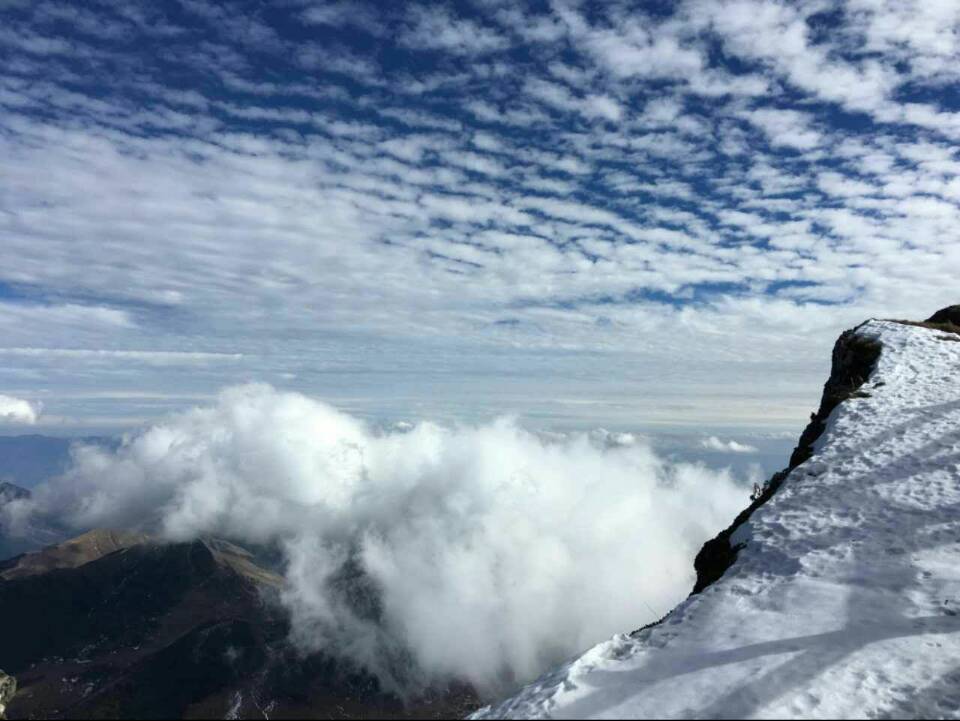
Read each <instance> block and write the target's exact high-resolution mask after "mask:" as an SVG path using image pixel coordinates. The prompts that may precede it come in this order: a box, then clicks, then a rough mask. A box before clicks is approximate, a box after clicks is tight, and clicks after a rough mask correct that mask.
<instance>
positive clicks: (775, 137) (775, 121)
mask: <svg viewBox="0 0 960 721" xmlns="http://www.w3.org/2000/svg"><path fill="white" fill-rule="evenodd" d="M744 116H745V117H746V118H747V119H748V120H749V121H750V122H751V123H753V124H754V125H756V126H757V127H758V128H760V129H761V130H762V131H763V132H764V133H765V134H766V136H767V138H768V139H769V140H770V144H771V145H773V146H774V147H787V148H795V149H797V150H812V149H813V148H816V147H817V146H819V145H820V144H821V143H822V142H823V137H822V136H821V134H820V133H819V132H817V131H816V130H814V129H812V128H811V127H810V122H811V118H810V116H809V115H807V114H805V113H801V112H798V111H796V110H776V109H771V108H763V109H759V110H751V111H749V112H747V113H745V114H744Z"/></svg>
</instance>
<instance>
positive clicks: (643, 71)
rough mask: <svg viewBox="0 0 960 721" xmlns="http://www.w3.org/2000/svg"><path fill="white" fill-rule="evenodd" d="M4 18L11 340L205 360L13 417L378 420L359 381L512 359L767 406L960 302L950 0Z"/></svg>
mask: <svg viewBox="0 0 960 721" xmlns="http://www.w3.org/2000/svg"><path fill="white" fill-rule="evenodd" d="M0 21H2V22H0V27H2V30H0V50H2V52H3V53H5V57H7V58H9V59H10V62H6V63H3V67H2V70H0V107H2V113H0V129H2V132H0V153H2V156H3V158H4V163H3V164H2V167H0V186H2V187H3V188H4V193H3V194H2V196H0V238H2V242H0V334H2V337H3V339H4V340H3V346H4V348H24V349H33V350H35V351H37V352H38V353H40V352H44V351H55V350H68V351H72V350H84V351H95V352H101V351H106V352H108V353H114V352H118V353H137V354H144V355H141V356H140V357H141V358H146V357H147V355H146V354H151V353H154V354H155V353H160V354H168V355H166V356H162V357H166V358H168V359H172V358H174V356H172V355H170V354H174V353H179V352H184V355H182V356H180V357H179V361H178V362H176V363H170V364H168V367H167V368H166V370H165V371H163V372H161V371H160V370H158V369H156V368H153V369H152V370H150V371H149V372H144V371H143V370H142V369H138V368H135V367H134V365H133V364H132V363H131V362H130V360H129V356H123V355H115V356H112V359H113V362H108V361H109V360H110V358H111V356H107V355H102V356H99V357H94V356H84V357H80V358H77V359H76V360H75V361H71V365H70V366H69V367H67V366H66V364H65V363H63V361H62V359H61V361H60V363H59V364H58V363H56V362H53V361H52V362H51V366H52V367H53V370H50V371H47V370H45V371H44V373H43V378H42V380H38V379H37V378H36V373H37V371H36V370H35V366H32V365H30V363H27V362H25V361H21V362H18V363H16V364H14V365H12V366H10V367H7V368H5V369H4V370H3V371H2V373H3V375H0V380H3V381H4V386H5V387H7V388H10V389H11V392H22V393H24V394H27V393H31V394H32V393H34V392H40V391H41V389H43V392H46V391H47V390H51V391H53V392H54V394H55V391H58V390H59V391H63V393H61V394H60V395H61V397H62V398H66V397H67V395H68V392H70V393H76V392H78V391H80V390H83V391H84V392H87V393H89V392H91V390H90V389H92V388H97V387H99V388H104V389H109V390H111V391H130V390H134V389H141V388H143V387H144V381H145V380H148V381H149V382H150V384H151V387H154V388H156V387H158V386H162V387H163V389H164V390H165V391H168V392H170V393H172V394H174V393H178V392H179V393H184V392H191V393H197V392H205V393H208V394H209V393H212V392H213V391H214V389H215V388H217V387H219V386H220V385H221V384H223V383H224V382H235V381H238V380H244V379H245V378H249V377H259V378H263V379H266V380H270V381H271V382H282V379H283V378H284V377H291V376H292V377H295V381H294V383H295V384H296V385H297V386H298V387H299V388H302V389H307V390H311V391H325V388H324V387H323V386H324V381H325V380H329V379H332V378H333V375H331V374H334V373H339V374H340V375H339V376H338V377H337V378H336V379H335V380H333V381H332V382H330V383H329V386H330V387H334V388H347V389H348V391H347V394H348V395H349V396H350V397H352V398H357V397H360V396H366V397H368V398H369V397H372V396H373V394H372V393H371V391H370V388H369V387H368V386H366V385H365V384H364V382H361V381H358V378H357V375H356V373H355V371H354V369H353V366H354V365H355V364H356V363H357V361H358V359H361V358H362V359H363V362H365V363H367V364H368V365H369V366H370V368H369V370H370V372H371V373H372V374H374V375H378V374H379V377H380V378H385V377H387V375H388V374H390V373H392V372H394V371H395V370H396V368H395V366H398V365H399V366H403V367H407V368H410V369H413V370H415V369H416V368H418V367H423V365H424V363H423V358H422V357H420V356H419V355H418V354H421V355H423V356H427V358H428V360H427V364H433V365H434V366H435V369H434V368H431V370H436V373H435V375H434V376H433V377H434V379H435V378H437V377H440V376H444V375H445V374H452V375H457V376H458V377H460V378H461V379H462V383H461V384H460V387H461V388H471V387H473V388H477V387H481V386H485V387H486V388H489V387H490V383H489V378H490V377H491V375H492V374H494V373H496V372H498V371H499V367H500V366H499V365H498V358H499V357H500V356H501V354H515V358H516V360H515V361H514V363H513V364H504V365H511V367H512V368H514V369H516V370H515V372H516V373H517V374H519V375H521V376H524V377H526V378H527V379H531V378H532V379H536V378H543V377H545V376H546V375H547V373H548V372H550V371H551V370H553V368H552V367H551V364H552V363H554V361H555V359H556V358H568V357H570V354H577V353H590V354H595V355H596V357H595V358H591V359H590V360H589V362H587V361H583V360H581V362H580V363H576V362H571V363H570V364H569V365H567V366H565V367H564V368H563V375H564V378H559V379H557V381H556V386H555V387H554V389H553V391H552V394H553V395H556V394H557V393H559V392H560V391H561V389H562V388H563V387H565V386H567V385H569V382H568V381H569V380H570V379H571V378H575V377H578V376H577V374H578V373H586V374H589V373H591V372H593V373H594V374H595V377H594V378H593V380H594V381H597V382H599V377H601V376H602V375H603V374H602V373H596V372H595V371H594V370H593V369H594V368H595V367H596V366H598V365H601V366H602V365H603V364H604V363H606V364H611V365H612V364H620V365H629V364H630V363H631V362H632V363H635V364H638V365H642V366H643V367H645V368H646V369H647V371H648V376H649V377H650V378H658V377H661V376H662V375H663V374H668V373H670V372H671V370H672V369H674V368H675V367H677V364H678V363H682V364H684V365H685V366H686V368H687V373H686V376H687V378H688V379H690V380H691V381H693V385H697V382H703V383H708V384H709V383H712V384H713V385H714V386H715V387H717V388H718V389H720V390H717V391H716V392H717V393H721V394H724V393H725V391H723V390H722V389H723V387H724V386H725V385H726V384H735V383H737V382H738V381H741V380H744V384H745V385H746V386H752V387H753V388H754V389H755V391H754V392H755V393H756V394H760V395H764V394H766V395H765V396H764V397H765V398H766V401H767V409H766V410H770V409H772V408H773V407H774V405H775V403H774V400H773V399H774V397H777V402H779V401H780V400H781V399H780V397H781V396H782V395H783V394H784V392H786V391H789V392H790V393H796V394H797V396H799V395H800V393H801V392H802V393H803V394H807V397H808V398H809V397H810V396H813V397H815V396H816V394H817V392H818V386H819V384H820V383H821V382H822V370H823V363H824V361H823V360H822V359H824V358H825V357H826V356H825V351H826V350H827V349H828V346H829V343H830V342H831V341H832V338H833V337H835V335H836V333H837V331H839V330H840V329H841V328H842V327H843V326H845V325H848V324H852V323H855V322H859V321H860V320H862V319H863V318H864V317H865V316H869V315H886V316H889V315H903V316H913V317H925V316H926V315H927V314H929V313H930V312H931V311H932V310H934V309H936V308H938V307H941V306H944V305H946V304H948V303H950V302H956V300H957V299H956V297H955V286H956V284H955V274H954V272H953V269H954V268H956V267H957V266H958V265H960V236H958V230H957V229H958V228H960V205H958V204H960V160H958V158H957V153H956V142H957V140H958V139H960V106H958V104H957V102H956V97H957V88H958V85H960V71H958V68H960V52H958V37H960V33H958V27H960V12H958V8H957V5H956V3H954V2H949V1H942V0H916V1H914V2H906V3H895V2H882V1H880V0H847V1H846V2H842V3H834V4H830V3H823V2H813V3H801V4H797V3H783V2H778V1H776V0H686V1H685V2H679V3H664V4H662V5H661V4H657V3H601V4H582V3H578V2H568V1H565V0H555V1H554V2H550V3H536V4H529V5H527V4H518V3H505V2H498V1H497V0H475V1H474V2H470V3H456V4H442V3H441V4H436V3H431V4H429V5H423V4H419V3H412V4H405V5H403V6H402V7H400V6H397V7H386V6H384V4H383V3H358V2H335V3H323V4H317V3H313V2H308V1H307V0H302V1H301V0H294V1H291V2H285V3H282V4H272V5H271V6H270V7H266V6H264V5H262V4H259V3H253V2H235V3H233V2H232V3H215V2H209V3H200V2H196V1H195V0H178V2H175V3H170V4H165V5H163V6H160V5H157V4H155V3H146V2H141V3H138V2H131V3H122V4H117V3H109V2H102V3H100V2H98V3H90V4H85V5H83V6H68V5H65V4H63V3H60V2H53V1H48V0H38V1H37V2H18V1H14V2H7V3H4V5H3V7H2V9H0ZM41 169H42V171H41ZM371 344H373V345H377V346H378V347H377V348H375V349H371ZM425 348H429V350H427V351H424V350H423V349H425ZM0 350H3V349H0ZM522 353H525V354H526V355H522ZM195 354H207V355H199V356H197V355H195ZM211 354H212V355H211ZM238 355H239V356H242V357H243V358H245V359H246V361H245V363H248V365H247V366H245V367H244V368H243V370H242V372H240V371H237V370H236V368H237V364H236V363H233V362H232V361H230V362H226V363H224V364H223V365H222V367H220V366H216V365H215V364H211V363H209V362H207V361H205V360H201V361H199V362H200V363H201V364H203V374H202V377H201V376H198V375H195V374H194V373H193V368H194V366H196V365H197V363H198V360H197V359H198V358H200V359H203V358H206V359H210V358H212V357H229V358H234V357H237V356H238ZM157 357H161V356H157ZM760 357H763V358H765V359H766V362H767V363H768V364H769V365H767V366H765V367H763V368H758V367H757V366H755V365H753V364H755V363H757V362H758V358H760ZM21 358H22V357H21ZM343 358H348V359H350V361H352V362H349V361H348V362H346V363H342V362H341V361H342V359H343ZM374 358H376V359H377V360H376V361H374V360H373V359H374ZM698 359H700V360H702V361H703V362H700V363H699V365H698V362H697V361H698ZM707 359H709V360H710V361H711V362H710V363H707V362H705V361H706V360H707ZM33 362H34V361H31V363H33ZM318 367H319V370H318ZM58 368H59V369H60V370H59V371H58V370H56V369H58ZM76 370H80V372H74V371H76ZM413 370H412V371H411V372H413ZM283 374H287V375H286V376H284V375H283ZM237 375H239V376H240V377H236V376H237ZM748 375H749V376H751V377H750V378H747V376H748ZM745 379H746V380H745ZM44 381H46V382H44ZM784 384H792V387H790V388H788V389H785V388H784ZM659 385H660V384H657V383H654V382H651V383H649V384H648V386H647V387H646V388H645V390H646V391H649V392H654V391H655V390H656V388H657V387H658V386H659ZM590 388H591V384H590V383H587V384H585V387H584V389H583V390H582V392H581V393H580V399H581V400H597V399H598V394H597V393H594V392H591V390H590ZM685 388H686V385H685V384H678V385H677V386H676V387H675V392H676V393H678V394H682V393H684V392H685ZM450 393H451V396H455V392H454V391H451V392H450ZM548 395H550V394H548ZM742 395H743V394H742V393H741V392H740V389H737V391H736V392H729V393H726V395H724V397H723V402H724V404H725V405H726V406H728V407H730V408H731V409H734V407H735V406H736V405H737V403H738V400H737V399H738V398H740V397H742ZM412 396H413V399H414V400H416V401H426V400H431V399H434V398H436V394H435V393H431V391H430V388H429V387H426V388H424V387H421V388H417V389H416V390H415V391H414V392H412ZM703 397H704V396H703V394H702V393H700V392H699V389H695V390H692V391H690V392H689V393H688V394H687V398H686V399H684V402H689V403H691V404H692V403H694V402H695V401H694V399H697V398H703ZM459 400H463V399H459ZM54 402H55V403H58V404H60V407H55V408H52V409H53V411H54V412H55V413H59V414H60V415H74V416H77V417H79V418H88V419H90V422H93V421H94V420H95V419H96V418H98V417H105V416H111V415H117V414H129V415H137V416H138V417H140V416H149V415H151V414H155V413H158V412H160V411H162V410H164V409H162V408H156V407H150V408H148V407H146V406H143V407H140V408H133V407H131V406H130V405H128V404H127V405H124V404H118V403H116V402H115V401H114V400H111V399H110V398H108V397H104V398H103V399H101V400H100V401H98V403H96V404H94V405H95V406H96V407H93V406H91V404H82V403H73V402H69V403H68V402H67V401H66V400H62V401H56V400H55V401H54ZM808 402H809V401H808ZM715 405H716V404H715ZM699 410H702V409H699ZM693 415H694V410H689V411H684V410H682V409H678V410H676V411H675V416H676V418H677V419H679V420H683V421H689V420H690V419H691V417H692V416H693ZM740 415H742V416H750V417H752V419H753V420H755V421H757V422H762V421H763V420H764V418H765V417H766V413H765V412H764V410H759V411H758V410H757V409H755V408H751V409H749V410H747V409H744V410H742V413H741V414H740ZM795 417H796V424H797V425H802V422H803V419H804V417H805V412H804V409H803V408H798V409H797V412H796V414H795Z"/></svg>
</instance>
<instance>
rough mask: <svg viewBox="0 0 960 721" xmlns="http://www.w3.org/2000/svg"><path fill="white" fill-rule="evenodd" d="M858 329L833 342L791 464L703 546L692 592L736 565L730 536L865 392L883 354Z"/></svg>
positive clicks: (846, 332)
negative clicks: (830, 421)
mask: <svg viewBox="0 0 960 721" xmlns="http://www.w3.org/2000/svg"><path fill="white" fill-rule="evenodd" d="M859 327H860V326H857V328H859ZM857 328H853V329H851V330H848V331H845V332H844V333H843V334H842V335H841V336H840V338H839V339H837V342H836V344H835V345H834V348H833V358H832V367H831V371H830V377H829V379H828V380H827V382H826V384H825V385H824V388H823V396H822V398H821V400H820V407H819V408H818V409H817V411H816V412H815V413H813V414H811V416H810V423H809V424H808V425H807V427H806V428H805V429H804V431H803V433H802V434H801V435H800V441H799V442H798V443H797V447H796V448H795V449H794V450H793V453H792V454H791V456H790V464H789V465H788V466H787V467H786V468H785V469H783V470H782V471H780V472H778V473H776V474H774V475H773V477H772V478H770V480H769V481H767V483H766V484H765V485H764V487H763V489H762V491H761V493H760V495H759V497H757V498H755V499H754V500H753V503H751V504H750V505H749V506H748V507H747V508H746V509H744V510H743V511H742V512H741V513H740V514H739V515H738V516H737V517H736V519H734V521H733V523H732V524H730V526H729V527H727V528H726V529H724V530H723V531H721V532H720V533H719V534H718V535H717V536H716V537H715V538H713V539H711V540H709V541H707V542H706V543H705V544H704V545H703V548H701V549H700V552H699V553H698V554H697V557H696V559H695V560H694V568H695V569H696V572H697V580H696V583H695V584H694V587H693V593H700V592H701V591H703V590H704V589H705V588H707V587H708V586H709V585H710V584H711V583H713V582H714V581H716V580H717V579H719V578H720V577H721V576H722V575H723V573H724V571H726V570H727V569H728V568H729V567H730V566H731V565H732V564H733V562H734V561H735V560H736V558H737V551H738V550H739V547H738V546H736V545H732V544H731V542H730V539H731V536H733V534H734V533H735V532H736V530H737V529H738V528H740V526H742V525H743V524H744V523H746V522H747V520H749V518H750V516H751V515H752V514H753V512H754V511H755V510H756V509H757V508H759V507H760V506H762V505H763V504H765V503H766V502H767V501H768V500H770V498H771V497H773V495H774V494H775V493H776V492H777V490H778V489H779V488H780V486H781V484H782V483H783V481H784V479H785V478H786V477H787V476H788V475H789V474H790V471H792V470H793V469H794V468H796V467H797V466H799V465H800V464H801V463H803V462H805V461H806V460H808V459H809V458H810V457H811V456H812V455H813V452H814V451H813V446H814V443H815V442H816V441H817V439H818V438H819V437H820V436H821V435H822V434H823V431H824V429H825V428H826V422H827V418H829V416H830V414H831V413H832V412H833V410H834V409H835V408H836V407H837V406H838V405H839V404H840V403H842V402H843V401H845V400H847V399H848V398H853V397H855V396H856V395H857V394H859V393H862V392H863V391H861V390H860V387H861V386H862V385H863V384H864V383H865V382H866V380H867V378H869V377H870V372H871V371H872V370H873V368H874V366H875V365H876V362H877V359H878V358H879V357H880V344H879V343H877V342H876V341H873V340H870V339H868V338H864V337H862V336H859V335H857Z"/></svg>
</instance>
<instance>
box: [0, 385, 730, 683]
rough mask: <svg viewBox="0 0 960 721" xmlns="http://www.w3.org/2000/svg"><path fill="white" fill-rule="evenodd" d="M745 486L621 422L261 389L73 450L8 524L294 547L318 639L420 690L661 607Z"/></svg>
mask: <svg viewBox="0 0 960 721" xmlns="http://www.w3.org/2000/svg"><path fill="white" fill-rule="evenodd" d="M745 496H746V492H745V489H744V487H743V486H740V485H737V484H735V483H734V482H733V481H732V479H731V478H730V477H729V475H728V474H727V473H726V472H709V471H707V470H706V469H705V468H703V467H701V466H694V465H685V464H673V465H671V464H668V463H666V462H664V461H663V460H661V459H660V458H658V457H657V456H656V455H654V454H653V452H652V451H650V449H649V448H648V447H646V446H645V445H644V444H642V443H638V442H637V440H636V439H635V438H633V437H630V436H626V435H622V434H608V433H607V434H593V435H584V434H571V435H555V436H553V437H552V438H550V439H546V438H544V437H543V436H541V435H534V434H531V433H529V432H527V431H525V430H523V429H522V428H520V427H518V426H517V425H516V424H515V423H514V422H512V421H510V420H499V421H497V422H495V423H492V424H489V425H483V426H462V427H457V428H445V427H441V426H437V425H432V424H429V423H421V424H418V425H416V426H413V427H411V428H408V429H403V430H397V431H391V432H384V433H380V432H373V431H372V430H371V429H370V428H368V427H367V426H365V425H364V424H363V423H361V422H359V421H357V420H356V419H354V418H352V417H350V416H347V415H344V414H342V413H340V412H338V411H336V410H335V409H333V408H332V407H330V406H328V405H326V404H323V403H320V402H317V401H315V400H312V399H310V398H307V397H305V396H302V395H298V394H291V393H280V392H277V391H275V390H273V389H271V388H270V387H268V386H263V385H247V386H240V387H235V388H231V389H228V390H226V391H224V392H223V394H221V396H220V397H219V398H218V400H217V403H216V405H213V406H209V407H202V408H196V409H194V410H192V411H189V412H186V413H183V414H180V415H176V416H173V417H171V418H169V419H167V420H166V421H164V422H162V423H159V424H157V425H155V426H153V427H151V428H149V429H147V430H145V431H144V432H143V433H141V434H139V435H136V436H132V437H130V438H128V439H127V440H126V441H125V442H124V444H123V445H122V446H121V447H120V448H119V449H117V450H116V451H115V452H113V451H109V450H105V449H103V448H102V447H81V448H77V449H75V451H74V460H73V465H72V467H71V468H70V470H69V471H68V472H67V473H66V474H65V476H64V477H63V478H61V479H59V480H56V481H52V482H50V483H49V484H48V485H45V486H41V487H39V488H37V489H36V491H35V494H34V501H32V502H31V503H27V502H19V503H18V504H11V505H10V506H7V507H5V509H4V513H5V516H4V517H3V519H2V520H4V522H5V525H6V529H7V531H8V532H10V531H15V530H16V529H17V528H18V527H22V524H23V523H25V522H26V521H27V520H28V519H29V518H31V517H32V516H33V515H34V514H40V515H43V516H47V517H51V516H52V517H56V518H57V519H58V520H60V521H61V522H65V523H67V524H69V525H71V526H73V527H75V528H77V529H83V528H89V527H98V526H107V527H128V528H129V527H134V528H140V529H144V530H148V531H152V532H158V533H160V534H162V535H163V536H164V537H166V538H168V539H171V540H184V539H192V538H196V537H198V536H204V535H218V536H226V537H229V538H233V539H240V540H241V541H244V542H247V543H270V544H278V545H279V546H280V547H281V548H282V549H283V551H284V555H285V558H286V574H285V575H286V579H287V582H288V587H287V590H286V591H285V593H284V603H285V604H286V605H287V606H288V608H289V609H290V610H291V612H292V614H293V618H294V639H295V640H296V641H297V642H298V643H300V644H301V645H303V646H304V647H305V648H307V649H311V650H316V649H327V650H334V651H337V652H339V653H346V654H349V655H351V656H352V657H353V658H355V659H356V660H357V661H358V662H360V663H363V664H365V665H367V666H369V667H370V668H372V669H373V670H374V671H376V672H377V673H379V674H380V676H381V678H382V679H384V681H385V682H387V683H388V684H398V685H399V686H400V687H402V688H404V689H409V688H411V687H417V686H418V685H419V684H421V683H425V682H430V681H438V680H439V681H443V680H447V679H450V678H461V679H466V680H469V681H471V682H473V683H475V684H477V685H478V686H480V687H481V688H482V689H485V690H493V689H495V688H498V687H499V686H500V685H502V684H505V683H511V682H514V681H516V680H526V679H529V678H530V677H531V676H533V675H535V674H536V673H538V672H540V671H542V670H543V669H544V668H546V667H547V666H548V665H549V664H551V663H555V662H557V661H559V660H561V659H563V658H565V657H567V656H569V655H570V654H573V653H574V652H576V651H578V650H580V649H582V648H584V647H586V646H589V645H590V644H592V643H594V642H596V641H598V640H600V639H602V638H604V637H606V636H608V635H609V634H612V633H614V632H619V631H623V630H624V629H629V628H632V627H636V626H639V625H642V624H643V623H646V622H648V621H651V620H654V619H655V617H659V615H660V614H663V613H664V612H665V611H666V610H668V609H669V608H670V607H671V606H672V605H673V604H674V603H676V601H678V600H679V599H680V598H682V597H683V596H684V595H685V594H686V593H688V592H689V589H690V587H691V584H692V582H693V578H692V575H693V572H692V563H691V561H692V558H693V556H694V555H695V553H696V551H697V550H698V549H699V547H700V545H701V544H702V543H703V541H704V540H705V539H706V538H708V537H709V536H711V535H712V534H713V533H715V532H716V531H717V530H718V529H719V528H721V527H722V526H723V525H724V524H726V523H727V522H728V521H729V519H730V518H731V517H732V516H733V515H734V514H735V513H736V512H737V511H738V510H739V509H740V508H741V507H742V506H743V505H744V503H745ZM357 571H362V575H363V577H364V578H365V579H366V580H365V581H364V582H363V584H361V585H360V586H359V587H358V586H357V584H356V583H354V584H353V585H352V586H351V585H349V584H348V583H347V580H345V579H349V578H350V577H351V576H353V577H355V576H356V574H357ZM364 589H367V590H368V591H369V593H368V594H365V593H364ZM358 598H359V599H360V600H358ZM453 639H455V642H454V641H452V640H453ZM410 654H412V658H413V663H411V662H410Z"/></svg>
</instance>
